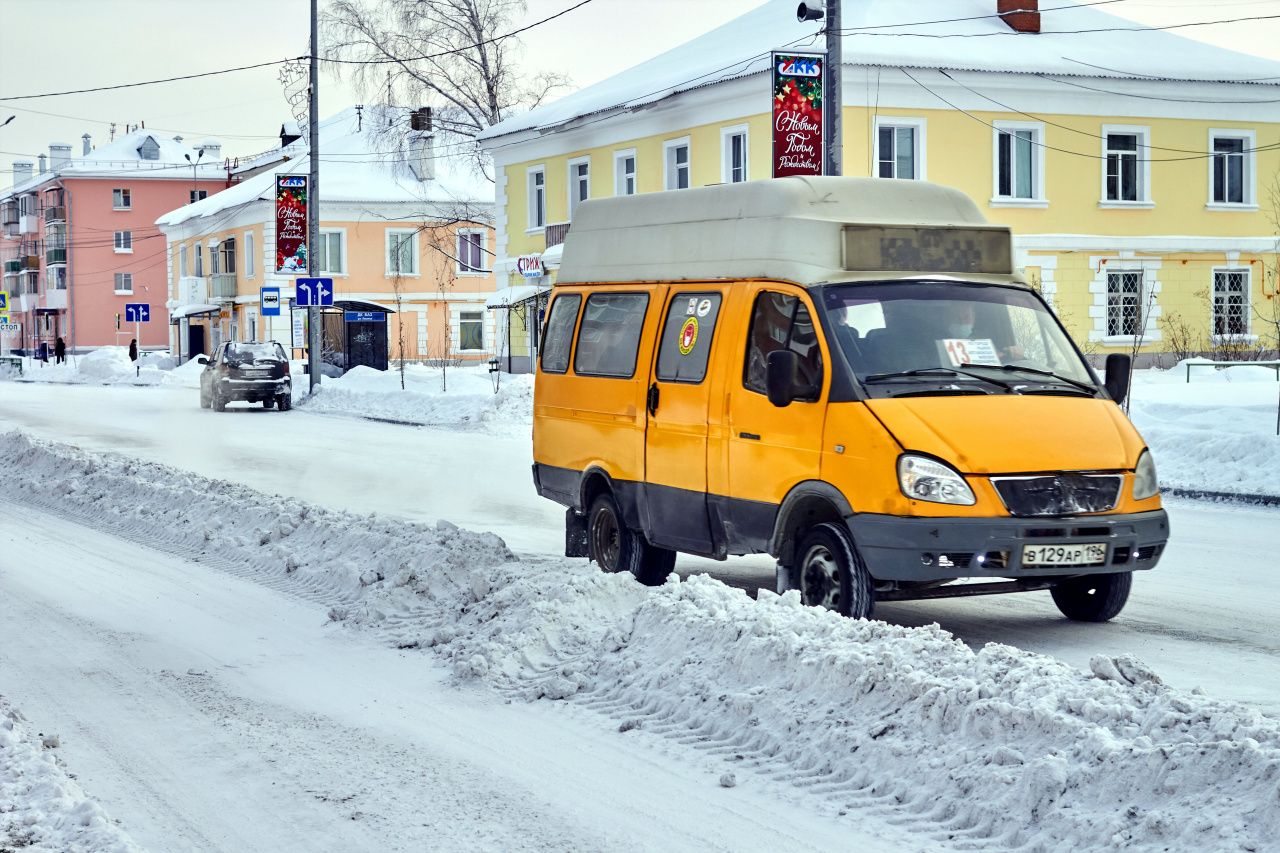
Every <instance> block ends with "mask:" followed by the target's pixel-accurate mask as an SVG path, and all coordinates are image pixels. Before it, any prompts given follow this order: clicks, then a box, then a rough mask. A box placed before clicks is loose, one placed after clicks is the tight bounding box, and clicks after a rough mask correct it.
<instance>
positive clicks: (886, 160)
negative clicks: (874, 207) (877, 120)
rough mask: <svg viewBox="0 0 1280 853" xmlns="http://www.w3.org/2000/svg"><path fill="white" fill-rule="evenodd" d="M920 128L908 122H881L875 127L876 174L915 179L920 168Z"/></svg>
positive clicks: (882, 176) (918, 176)
mask: <svg viewBox="0 0 1280 853" xmlns="http://www.w3.org/2000/svg"><path fill="white" fill-rule="evenodd" d="M920 131H921V128H920V127H918V126H916V125H908V124H881V125H878V126H877V127H876V175H878V176H879V177H881V178H900V179H902V180H916V179H918V178H923V177H924V176H923V175H922V174H921V169H920V160H921V157H920V137H921V132H920Z"/></svg>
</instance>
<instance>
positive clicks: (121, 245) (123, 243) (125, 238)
mask: <svg viewBox="0 0 1280 853" xmlns="http://www.w3.org/2000/svg"><path fill="white" fill-rule="evenodd" d="M116 251H117V252H132V251H133V232H132V231H117V232H116Z"/></svg>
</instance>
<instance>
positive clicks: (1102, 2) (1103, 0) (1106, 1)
mask: <svg viewBox="0 0 1280 853" xmlns="http://www.w3.org/2000/svg"><path fill="white" fill-rule="evenodd" d="M1127 2H1129V0H1097V2H1094V3H1073V4H1071V5H1070V6H1054V7H1053V8H1052V9H1041V10H1040V14H1042V15H1044V14H1048V13H1049V12H1061V11H1071V10H1072V9H1083V8H1086V7H1088V6H1107V5H1110V4H1112V3H1127ZM1005 14H1008V13H1005ZM1004 17H1005V15H1003V14H1001V13H999V12H995V13H993V14H990V15H969V16H967V17H964V18H939V19H937V20H933V21H906V22H903V23H900V24H866V25H864V26H858V27H841V28H840V29H839V30H838V32H840V33H864V32H869V31H870V30H889V29H896V28H897V27H927V26H932V25H933V24H957V23H961V22H964V21H986V20H988V19H990V18H1002V19H1003V18H1004Z"/></svg>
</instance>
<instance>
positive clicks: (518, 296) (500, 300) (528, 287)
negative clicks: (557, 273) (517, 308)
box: [484, 284, 551, 308]
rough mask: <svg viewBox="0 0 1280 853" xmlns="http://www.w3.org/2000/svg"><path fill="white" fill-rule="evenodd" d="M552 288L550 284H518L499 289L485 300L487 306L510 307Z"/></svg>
mask: <svg viewBox="0 0 1280 853" xmlns="http://www.w3.org/2000/svg"><path fill="white" fill-rule="evenodd" d="M550 290H551V285H549V284H517V285H516V286H515V287H508V288H506V289H505V290H499V291H497V292H496V293H494V294H492V295H490V296H489V298H488V299H486V300H485V301H484V307H485V308H509V307H510V306H512V305H519V304H520V303H521V302H527V301H528V300H530V299H532V298H533V297H535V296H541V295H542V294H544V293H547V292H549V291H550Z"/></svg>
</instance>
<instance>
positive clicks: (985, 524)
mask: <svg viewBox="0 0 1280 853" xmlns="http://www.w3.org/2000/svg"><path fill="white" fill-rule="evenodd" d="M846 523H847V524H848V526H849V530H850V532H851V533H852V534H853V538H854V542H855V543H857V547H858V552H859V553H860V554H861V555H862V558H863V560H865V561H866V564H867V568H868V569H869V570H870V571H871V575H872V577H874V578H876V579H877V580H897V581H936V580H949V579H955V578H1039V577H1062V576H1075V575H1087V574H1109V573H1112V572H1128V571H1134V570H1136V569H1151V568H1154V567H1155V565H1156V563H1157V562H1158V561H1159V559H1160V554H1161V553H1162V552H1163V551H1164V545H1165V543H1166V542H1167V541H1168V540H1169V516H1168V515H1167V514H1166V513H1165V511H1164V510H1162V509H1161V510H1156V511H1154V512H1140V513H1132V514H1129V515H1096V516H1077V517H1074V518H900V517H898V516H892V515H875V514H871V513H860V514H856V515H851V516H849V517H848V518H847V519H846ZM1086 543H1102V544H1105V545H1106V548H1107V552H1106V559H1105V561H1104V562H1102V563H1098V564H1093V565H1070V566H1023V565H1022V557H1023V546H1024V545H1076V544H1086Z"/></svg>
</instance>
